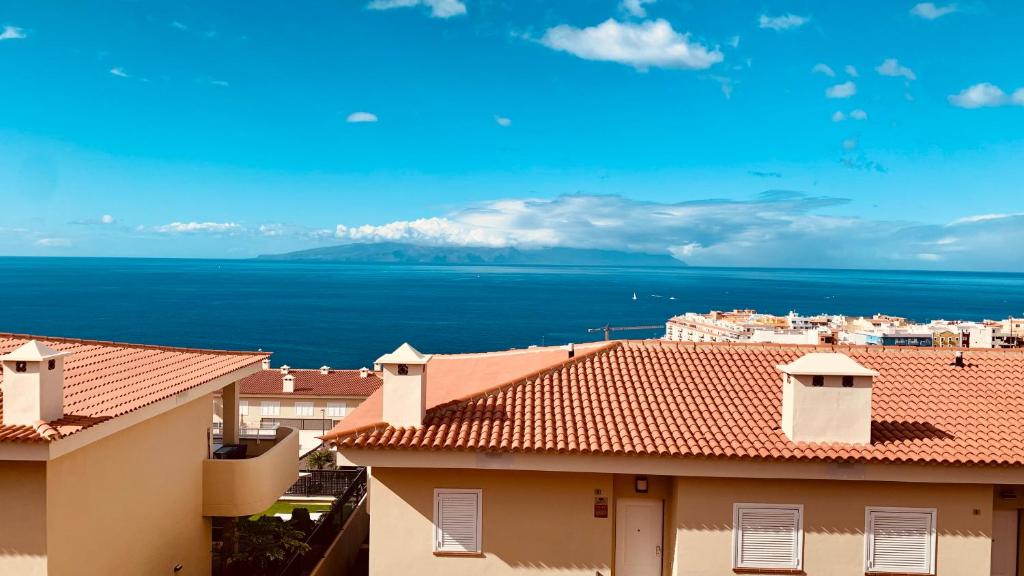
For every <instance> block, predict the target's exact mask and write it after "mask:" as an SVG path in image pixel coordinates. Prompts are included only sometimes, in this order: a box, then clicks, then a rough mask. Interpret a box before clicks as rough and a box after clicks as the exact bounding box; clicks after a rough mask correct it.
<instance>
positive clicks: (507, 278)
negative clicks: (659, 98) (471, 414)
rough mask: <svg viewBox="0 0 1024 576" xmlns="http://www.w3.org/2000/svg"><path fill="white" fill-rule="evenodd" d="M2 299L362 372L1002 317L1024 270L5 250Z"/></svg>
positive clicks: (19, 320) (89, 323) (1023, 292)
mask: <svg viewBox="0 0 1024 576" xmlns="http://www.w3.org/2000/svg"><path fill="white" fill-rule="evenodd" d="M634 292H636V294H637V298H638V299H637V300H636V301H634V300H632V295H633V293H634ZM671 297H674V298H675V299H674V300H672V299H670V298H671ZM0 302H2V303H3V304H2V305H3V313H2V320H0V331H8V332H29V333H33V334H46V335H55V336H72V337H81V338H99V339H106V340H122V341H130V342H145V343H153V344H166V345H175V346H197V347H210V348H237V349H250V350H254V349H257V348H262V349H264V350H270V351H273V352H274V353H275V354H274V363H275V365H278V364H281V363H287V364H290V365H292V366H297V367H317V366H320V365H322V364H328V365H331V366H334V367H339V368H342V367H344V368H358V367H360V366H364V365H365V366H368V365H370V364H371V363H372V362H373V360H374V359H375V358H377V356H379V355H380V354H382V353H384V352H388V351H391V350H392V349H394V348H395V347H396V346H397V345H399V344H401V343H402V342H404V341H409V342H410V343H412V344H413V345H414V346H416V347H417V348H419V349H420V350H422V351H424V352H464V351H483V350H498V349H505V348H510V347H520V346H527V345H530V344H560V343H565V342H570V341H572V342H583V341H587V340H596V339H600V338H601V337H602V335H601V334H597V333H593V334H592V333H588V332H587V328H591V327H597V326H601V325H603V324H605V323H610V324H613V325H616V324H617V325H640V324H662V323H664V321H665V320H666V319H667V318H668V317H670V316H672V315H674V314H679V313H682V312H686V311H703V310H708V309H732V308H756V309H757V310H759V311H764V312H771V313H776V314H784V313H786V312H788V311H789V310H798V311H799V312H801V313H805V314H812V313H818V312H829V313H843V314H857V315H861V314H865V315H867V314H873V313H875V312H886V313H890V314H898V315H903V316H909V317H911V318H915V319H920V320H926V319H930V318H940V317H945V318H968V319H980V318H985V317H998V318H1004V317H1006V316H1008V315H1024V274H975V273H959V272H958V273H936V272H892V271H849V270H779V269H726V268H679V269H676V268H673V269H667V268H579V267H529V268H518V267H484V266H481V267H475V266H400V265H351V264H331V263H292V262H262V261H240V260H155V259H94V258H67V259H64V258H0ZM619 334H621V335H623V336H626V337H637V338H640V337H651V336H660V335H661V332H659V331H646V332H644V331H638V332H622V333H619Z"/></svg>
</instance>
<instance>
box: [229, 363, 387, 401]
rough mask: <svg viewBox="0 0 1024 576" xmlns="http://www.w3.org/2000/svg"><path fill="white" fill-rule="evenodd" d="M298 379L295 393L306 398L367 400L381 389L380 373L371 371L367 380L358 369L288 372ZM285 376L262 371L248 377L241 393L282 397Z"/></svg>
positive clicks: (274, 369) (272, 370) (273, 371)
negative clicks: (324, 397) (323, 372)
mask: <svg viewBox="0 0 1024 576" xmlns="http://www.w3.org/2000/svg"><path fill="white" fill-rule="evenodd" d="M288 373H289V374H291V375H292V376H294V377H295V392H293V394H298V395H307V396H359V397H363V398H365V397H367V396H369V395H370V394H373V391H374V390H376V389H377V388H380V386H381V384H382V382H381V379H380V374H377V373H375V372H370V373H369V374H367V376H366V378H362V377H360V375H359V370H331V371H330V372H328V373H327V374H321V373H320V371H319V370H296V369H294V368H292V369H290V370H288ZM283 378H284V375H283V374H281V371H280V370H279V369H277V368H272V369H270V370H260V371H259V372H257V373H255V374H253V375H251V376H247V377H246V378H245V379H243V380H242V381H241V382H240V383H239V384H240V386H241V388H240V389H239V392H240V393H241V394H243V395H250V396H262V395H274V394H283V395H287V394H289V393H288V392H284V390H283V383H282V379H283Z"/></svg>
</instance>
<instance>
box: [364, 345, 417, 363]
mask: <svg viewBox="0 0 1024 576" xmlns="http://www.w3.org/2000/svg"><path fill="white" fill-rule="evenodd" d="M429 360H430V354H421V353H420V351H419V350H417V349H415V348H413V347H412V346H411V345H410V344H409V343H408V342H406V343H405V344H402V345H401V346H399V347H398V348H395V351H394V352H392V353H390V354H385V355H383V356H381V357H380V358H377V361H376V362H374V364H413V365H423V364H426V363H427V362H428V361H429Z"/></svg>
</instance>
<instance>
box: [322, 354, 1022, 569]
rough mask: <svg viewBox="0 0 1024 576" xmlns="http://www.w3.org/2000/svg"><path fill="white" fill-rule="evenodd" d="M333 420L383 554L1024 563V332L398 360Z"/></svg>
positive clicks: (404, 565) (444, 561)
mask: <svg viewBox="0 0 1024 576" xmlns="http://www.w3.org/2000/svg"><path fill="white" fill-rule="evenodd" d="M379 362H380V364H381V365H382V366H381V367H382V370H383V386H382V387H381V388H379V389H378V390H377V391H376V392H374V393H373V394H372V395H371V396H370V397H369V398H368V399H367V401H366V402H364V403H363V404H362V405H360V406H359V407H358V408H357V409H356V410H354V411H353V412H352V413H351V414H350V415H349V416H348V417H347V418H346V419H345V420H343V421H342V422H341V423H340V424H339V425H338V426H337V427H335V428H334V429H333V430H331V431H330V432H329V433H328V434H327V435H326V437H325V438H326V439H327V440H328V441H329V442H330V443H332V444H334V445H336V446H337V448H338V451H339V456H340V459H341V462H342V463H346V464H352V465H359V466H367V467H369V468H368V469H369V470H370V476H371V478H370V488H369V496H368V498H369V505H368V510H369V515H370V536H369V552H370V557H369V571H370V574H373V575H392V574H414V573H415V574H425V575H434V574H436V575H442V574H443V575H446V576H449V575H451V576H459V575H467V576H469V575H476V574H484V573H486V574H492V575H503V574H538V575H541V574H578V575H581V576H582V575H587V576H592V575H595V574H598V575H601V576H611V575H612V574H614V575H615V576H655V575H694V576H696V575H705V574H732V573H752V574H769V573H770V574H808V575H844V574H902V575H909V574H931V575H937V574H957V575H963V576H989V575H996V574H999V575H1017V574H1020V570H1019V563H1018V557H1019V555H1020V553H1021V551H1022V550H1024V548H1022V546H1021V536H1020V534H1021V532H1020V530H1019V527H1020V510H1021V509H1022V508H1024V440H1022V439H1021V438H1020V435H1019V434H1018V433H1017V428H1018V426H1017V424H1018V423H1019V422H1018V420H1019V418H1018V415H1019V414H1020V413H1021V411H1024V397H1022V396H1021V395H1020V394H1018V393H1017V392H1018V391H1019V390H1020V389H1021V388H1022V387H1024V351H1022V350H1000V349H988V350H982V349H968V350H947V349H941V348H934V347H920V348H911V347H883V346H876V347H872V346H846V345H804V346H794V345H773V344H770V343H760V344H744V343H729V342H726V343H721V342H719V343H712V342H667V341H659V340H648V341H613V342H602V343H594V344H588V345H577V346H575V347H566V348H551V347H548V348H534V349H530V350H518V351H515V350H514V351H507V352H499V353H493V354H472V355H433V356H431V355H427V354H422V353H420V352H418V351H417V350H415V349H414V348H413V347H411V346H409V345H404V346H402V347H401V348H399V349H398V350H396V351H395V352H393V353H391V354H387V355H385V356H383V357H381V359H380V361H379Z"/></svg>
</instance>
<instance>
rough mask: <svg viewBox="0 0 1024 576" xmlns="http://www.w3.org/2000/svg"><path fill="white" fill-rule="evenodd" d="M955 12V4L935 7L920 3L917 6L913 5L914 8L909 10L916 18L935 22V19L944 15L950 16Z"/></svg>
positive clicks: (932, 4)
mask: <svg viewBox="0 0 1024 576" xmlns="http://www.w3.org/2000/svg"><path fill="white" fill-rule="evenodd" d="M956 10H957V6H956V4H946V5H945V6H936V5H935V4H934V3H932V2H920V3H918V4H915V5H914V7H913V8H911V9H910V13H911V14H913V15H914V16H917V17H918V18H924V19H926V20H935V19H936V18H941V17H943V16H945V15H946V14H952V13H953V12H956Z"/></svg>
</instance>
